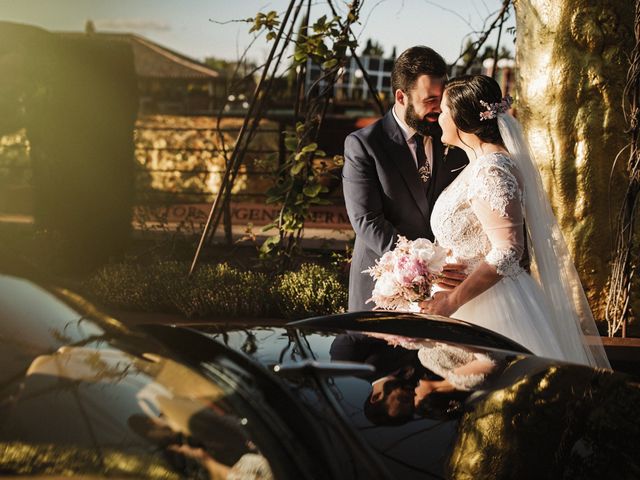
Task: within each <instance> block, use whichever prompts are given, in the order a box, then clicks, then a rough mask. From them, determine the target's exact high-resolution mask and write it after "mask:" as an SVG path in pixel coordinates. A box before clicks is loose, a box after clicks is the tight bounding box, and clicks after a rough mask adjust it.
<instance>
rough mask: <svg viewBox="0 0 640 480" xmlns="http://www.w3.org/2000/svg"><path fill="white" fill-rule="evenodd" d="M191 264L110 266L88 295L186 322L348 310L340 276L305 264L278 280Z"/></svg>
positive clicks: (88, 286) (225, 267)
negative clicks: (175, 315) (190, 271)
mask: <svg viewBox="0 0 640 480" xmlns="http://www.w3.org/2000/svg"><path fill="white" fill-rule="evenodd" d="M188 269H189V265H188V263H186V262H176V261H160V262H155V263H152V264H150V265H139V264H133V263H119V264H110V265H107V266H105V267H103V268H102V269H101V270H99V271H98V272H97V273H96V274H95V275H94V276H93V277H91V278H90V279H89V280H88V281H87V282H86V283H85V293H86V294H87V296H89V297H91V298H93V299H95V300H97V301H98V302H100V303H102V304H103V305H105V306H107V307H109V308H115V309H121V310H129V311H142V312H166V313H180V314H182V315H184V316H186V317H228V318H232V317H253V318H266V317H278V318H287V319H296V318H304V317H310V316H315V315H325V314H330V313H338V312H343V311H345V310H346V305H347V289H346V287H345V285H344V284H343V283H342V282H341V281H340V278H339V276H338V275H337V273H335V272H334V271H332V270H330V269H328V268H325V267H322V266H319V265H313V264H303V265H302V266H301V267H300V269H299V270H298V271H295V272H287V273H285V274H283V275H280V276H277V277H275V280H272V279H271V278H270V277H269V276H268V275H266V274H264V273H260V272H254V271H242V270H239V269H237V268H234V267H231V266H229V265H228V264H226V263H222V264H216V265H210V264H204V265H201V266H199V267H198V269H197V270H196V271H195V272H194V274H193V275H192V276H191V277H187V272H188Z"/></svg>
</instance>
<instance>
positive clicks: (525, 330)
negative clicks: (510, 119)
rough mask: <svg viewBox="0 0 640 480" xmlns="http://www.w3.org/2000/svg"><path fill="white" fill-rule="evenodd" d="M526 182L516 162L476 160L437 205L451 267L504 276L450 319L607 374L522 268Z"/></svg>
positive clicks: (435, 226)
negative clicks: (481, 268) (487, 267)
mask: <svg viewBox="0 0 640 480" xmlns="http://www.w3.org/2000/svg"><path fill="white" fill-rule="evenodd" d="M523 178H524V176H523V173H522V172H521V170H520V169H519V168H518V166H517V165H516V163H515V162H514V161H513V160H512V159H511V158H510V157H509V156H507V155H506V154H501V153H491V154H487V155H484V156H482V157H479V158H477V159H474V160H472V161H471V162H470V164H469V165H468V166H467V167H466V168H465V169H464V171H463V172H461V173H460V175H459V176H458V177H457V178H456V179H455V180H454V181H453V182H452V183H451V185H449V186H448V187H447V189H446V190H444V192H443V193H442V194H441V195H440V196H439V198H438V200H437V201H436V203H435V205H434V208H433V212H432V216H431V227H432V230H433V232H434V235H435V239H436V242H437V243H438V244H440V245H441V246H443V247H445V248H447V249H449V250H450V252H451V259H450V261H451V262H460V263H465V264H467V265H468V268H467V272H468V273H470V272H471V271H472V270H473V269H474V268H475V267H476V266H477V265H479V264H480V263H481V262H487V263H489V264H491V265H493V266H495V267H496V270H497V272H498V274H500V275H501V276H502V277H503V278H502V279H501V280H500V281H499V282H498V283H497V284H495V285H494V286H493V287H491V288H489V289H488V290H486V291H485V292H483V293H482V294H480V295H479V296H477V297H476V298H474V299H472V300H471V301H469V302H468V303H466V304H464V305H462V306H461V307H460V308H459V309H458V310H457V311H456V312H455V313H454V314H453V315H451V317H452V318H457V319H460V320H464V321H467V322H469V323H472V324H476V325H480V326H482V327H485V328H488V329H490V330H493V331H495V332H498V333H500V334H502V335H504V336H506V337H509V338H511V339H513V340H515V341H516V342H518V343H520V344H521V345H523V346H525V347H526V348H528V349H529V350H531V351H532V352H533V353H535V354H537V355H541V356H545V357H550V358H554V359H560V360H567V361H571V362H575V363H581V364H587V365H592V366H602V367H607V366H608V363H607V361H606V356H604V360H602V359H598V360H594V356H593V355H591V354H590V353H589V347H588V345H587V344H588V343H589V341H587V340H585V337H584V335H583V333H582V332H581V331H580V327H579V321H576V322H573V321H572V320H569V319H567V322H565V321H564V320H563V319H562V318H560V319H559V318H558V315H557V314H556V313H557V312H556V311H554V309H555V308H556V305H554V304H552V303H553V302H554V300H555V301H556V302H557V301H558V300H557V298H556V299H553V298H549V295H548V294H546V293H545V291H544V289H543V288H541V284H540V282H539V280H538V279H536V278H534V277H533V276H532V275H531V274H529V273H528V272H527V271H525V270H524V269H523V268H522V267H521V266H520V260H521V257H522V254H523V252H524V244H525V242H524V235H525V233H524V226H523V225H524V224H523V221H524V215H525V213H524V212H525V209H524V200H525V195H524V187H525V186H527V188H530V187H529V186H528V185H525V182H524V181H523ZM528 223H529V220H527V224H528ZM549 248H552V247H549ZM532 253H533V254H534V256H535V252H532ZM533 260H534V262H535V258H534V259H533ZM572 268H573V267H572ZM577 283H578V284H579V281H578V282H577ZM574 287H575V286H574ZM578 288H579V289H580V291H581V293H582V290H581V286H580V285H578ZM582 295H584V294H583V293H582ZM560 298H561V297H560ZM566 300H567V303H571V302H570V300H569V299H568V298H567V299H566ZM559 303H560V302H559ZM589 314H590V312H589ZM592 321H593V320H592ZM573 323H576V325H573ZM559 324H562V325H559ZM598 341H599V338H598ZM584 345H587V346H586V347H584V348H583V346H584ZM600 348H601V346H600ZM602 352H604V351H602ZM603 355H604V354H603Z"/></svg>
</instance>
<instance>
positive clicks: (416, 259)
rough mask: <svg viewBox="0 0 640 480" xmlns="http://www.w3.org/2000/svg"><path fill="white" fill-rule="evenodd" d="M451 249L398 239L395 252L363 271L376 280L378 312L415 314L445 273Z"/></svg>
mask: <svg viewBox="0 0 640 480" xmlns="http://www.w3.org/2000/svg"><path fill="white" fill-rule="evenodd" d="M447 254H448V250H447V249H445V248H443V247H440V246H438V245H436V244H434V243H433V242H431V241H429V240H427V239H425V238H418V239H416V240H407V239H406V238H405V237H401V236H399V237H398V242H397V243H396V246H395V248H394V249H393V250H391V251H389V252H387V253H385V254H384V255H383V256H382V257H381V258H380V259H379V260H376V264H375V265H374V266H373V267H371V268H369V269H367V270H365V271H363V272H362V273H368V274H370V275H371V276H372V277H373V278H374V279H375V286H374V288H373V293H372V295H371V298H370V299H369V300H367V303H369V302H374V303H375V304H376V306H375V308H374V309H375V310H409V311H415V310H416V308H417V305H418V302H421V301H424V300H427V299H428V298H430V297H431V285H432V284H433V282H434V280H435V279H436V278H437V277H438V274H440V273H441V272H442V269H443V268H444V265H445V263H446V257H447Z"/></svg>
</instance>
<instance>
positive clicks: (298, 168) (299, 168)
mask: <svg viewBox="0 0 640 480" xmlns="http://www.w3.org/2000/svg"><path fill="white" fill-rule="evenodd" d="M305 165H306V163H305V162H296V163H295V164H294V165H293V167H291V170H290V171H291V175H297V174H299V173H300V172H301V171H302V169H303V168H304V167H305Z"/></svg>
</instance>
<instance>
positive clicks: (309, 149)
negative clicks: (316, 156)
mask: <svg viewBox="0 0 640 480" xmlns="http://www.w3.org/2000/svg"><path fill="white" fill-rule="evenodd" d="M317 149H318V144H317V143H315V142H314V143H310V144H309V145H306V146H305V147H304V148H303V149H302V150H300V152H301V153H310V152H315V151H316V150H317Z"/></svg>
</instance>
